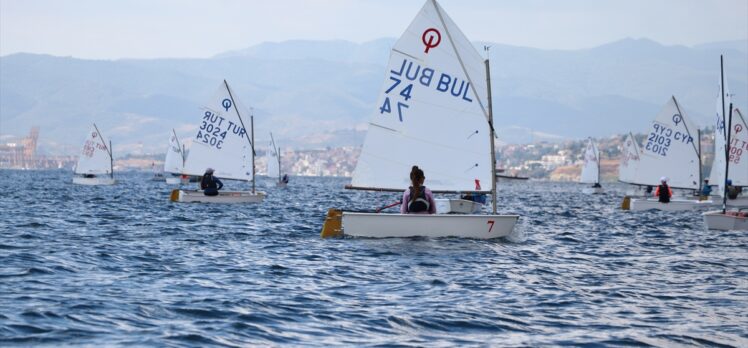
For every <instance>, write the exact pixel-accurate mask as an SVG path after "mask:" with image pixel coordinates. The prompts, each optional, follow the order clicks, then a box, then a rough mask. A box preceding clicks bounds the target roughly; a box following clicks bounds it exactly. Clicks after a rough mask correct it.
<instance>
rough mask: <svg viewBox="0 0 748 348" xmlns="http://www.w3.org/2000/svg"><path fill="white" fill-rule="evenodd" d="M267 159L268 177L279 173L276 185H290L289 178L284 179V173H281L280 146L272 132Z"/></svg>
mask: <svg viewBox="0 0 748 348" xmlns="http://www.w3.org/2000/svg"><path fill="white" fill-rule="evenodd" d="M267 160H268V177H270V178H272V177H273V176H274V175H275V174H278V181H276V183H275V185H276V186H278V187H286V185H288V179H286V180H285V181H284V180H283V174H282V173H281V153H280V148H279V147H277V146H276V145H275V139H274V138H273V133H270V144H268V151H267ZM286 178H288V177H286Z"/></svg>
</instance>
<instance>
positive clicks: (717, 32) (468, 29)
mask: <svg viewBox="0 0 748 348" xmlns="http://www.w3.org/2000/svg"><path fill="white" fill-rule="evenodd" d="M423 3H424V1H423V0H261V1H255V0H210V1H208V0H204V1H196V0H128V1H116V0H112V1H105V0H0V55H8V54H12V53H17V52H32V53H47V54H53V55H60V56H74V57H80V58H97V59H115V58H155V57H209V56H213V55H215V54H218V53H221V52H224V51H227V50H234V49H240V48H246V47H249V46H252V45H255V44H258V43H261V42H264V41H284V40H292V39H313V40H331V39H343V40H349V41H354V42H364V41H368V40H372V39H377V38H381V37H398V36H399V35H400V34H401V33H402V31H403V30H404V29H405V28H406V27H407V25H408V24H409V23H410V20H411V19H412V18H413V17H414V16H415V15H416V13H417V12H418V10H419V9H420V7H421V6H422V5H423ZM440 4H441V5H442V7H444V9H445V10H446V11H447V12H448V13H449V15H450V16H451V17H452V19H454V21H455V22H456V23H457V24H458V25H459V26H460V28H461V29H462V31H463V32H465V34H466V35H467V36H468V37H469V38H470V39H471V40H474V41H492V42H499V43H505V44H511V45H517V46H529V47H537V48H547V49H576V48H587V47H593V46H597V45H600V44H604V43H608V42H611V41H614V40H618V39H622V38H625V37H633V38H642V37H646V38H650V39H653V40H655V41H658V42H661V43H664V44H681V45H689V46H690V45H694V44H699V43H704V42H713V41H724V40H737V39H746V38H748V0H473V1H471V0H441V1H440Z"/></svg>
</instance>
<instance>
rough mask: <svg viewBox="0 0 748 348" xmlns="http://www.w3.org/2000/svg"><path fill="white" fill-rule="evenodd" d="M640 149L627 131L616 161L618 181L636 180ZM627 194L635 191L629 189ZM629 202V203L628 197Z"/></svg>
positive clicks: (632, 193)
mask: <svg viewBox="0 0 748 348" xmlns="http://www.w3.org/2000/svg"><path fill="white" fill-rule="evenodd" d="M641 153H642V152H641V149H640V148H639V144H638V143H637V141H636V138H635V137H634V135H633V134H631V133H630V132H629V134H627V135H626V138H625V139H624V140H623V144H622V146H621V160H620V162H619V163H618V181H620V182H623V183H630V182H633V181H634V180H636V171H637V169H638V168H639V161H640V160H641ZM626 194H627V195H636V194H637V193H636V191H634V190H629V191H627V192H626ZM628 202H629V204H630V203H631V201H630V198H629V201H628Z"/></svg>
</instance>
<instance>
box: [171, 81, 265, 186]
mask: <svg viewBox="0 0 748 348" xmlns="http://www.w3.org/2000/svg"><path fill="white" fill-rule="evenodd" d="M235 103H238V104H239V105H235ZM237 109H238V110H239V113H240V114H241V116H242V119H244V118H246V119H248V117H249V113H247V111H246V109H245V108H244V107H242V105H241V103H239V100H238V99H237V95H236V93H234V91H233V90H231V91H230V90H229V88H228V85H227V84H226V83H225V82H224V83H222V84H221V86H220V87H218V90H217V91H216V93H215V94H214V95H213V97H212V98H211V99H210V100H209V101H208V102H207V103H206V104H205V106H203V107H202V108H201V111H200V118H199V119H198V122H199V123H198V129H197V132H196V134H195V137H194V138H193V140H192V147H191V148H190V152H189V155H188V156H187V159H186V161H185V164H184V171H183V172H182V174H186V175H203V174H204V173H205V169H206V168H213V169H214V170H215V173H214V175H215V176H216V177H219V178H223V179H236V180H247V181H249V180H252V147H251V146H250V142H249V137H250V134H249V132H251V130H248V129H246V128H245V126H247V127H249V124H247V123H243V121H242V119H240V117H239V116H238V115H237Z"/></svg>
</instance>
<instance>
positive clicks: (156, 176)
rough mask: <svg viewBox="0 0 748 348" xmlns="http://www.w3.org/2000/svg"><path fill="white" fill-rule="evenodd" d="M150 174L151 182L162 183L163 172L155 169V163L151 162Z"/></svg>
mask: <svg viewBox="0 0 748 348" xmlns="http://www.w3.org/2000/svg"><path fill="white" fill-rule="evenodd" d="M151 173H153V176H152V177H151V181H164V172H163V171H161V170H160V169H159V168H156V162H151Z"/></svg>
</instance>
